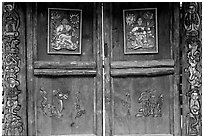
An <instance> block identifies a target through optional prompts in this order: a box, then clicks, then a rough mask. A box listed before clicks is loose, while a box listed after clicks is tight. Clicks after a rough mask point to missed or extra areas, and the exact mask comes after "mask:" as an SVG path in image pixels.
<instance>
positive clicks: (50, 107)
mask: <svg viewBox="0 0 204 138" xmlns="http://www.w3.org/2000/svg"><path fill="white" fill-rule="evenodd" d="M40 93H41V97H42V98H43V100H42V102H41V109H42V111H43V113H44V114H45V115H47V116H49V117H53V116H55V117H57V118H60V117H61V116H62V111H63V108H64V104H63V100H67V99H68V98H69V93H70V91H68V92H67V93H66V94H64V93H62V92H61V91H60V90H53V91H52V94H53V96H54V97H56V98H57V100H58V102H59V107H57V106H56V105H54V104H53V103H48V99H47V92H46V91H45V90H43V89H42V88H41V89H40Z"/></svg>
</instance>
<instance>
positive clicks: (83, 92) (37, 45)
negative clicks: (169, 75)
mask: <svg viewBox="0 0 204 138" xmlns="http://www.w3.org/2000/svg"><path fill="white" fill-rule="evenodd" d="M32 7H35V8H34V10H33V11H30V12H29V14H28V16H31V15H32V17H30V18H28V19H30V20H29V22H28V23H30V25H31V26H30V27H29V26H27V27H28V29H29V30H30V31H31V33H33V35H31V34H29V37H28V38H29V39H28V40H30V43H29V44H30V45H28V49H27V51H29V52H28V53H29V54H28V57H27V58H28V63H29V64H28V66H29V69H28V70H29V77H31V78H29V79H30V80H31V81H29V82H28V83H29V86H31V87H30V88H29V90H30V91H29V96H31V97H30V101H29V103H30V104H31V106H30V107H29V108H28V112H29V115H30V117H29V118H30V119H32V121H30V122H29V124H30V126H29V127H30V128H29V129H30V133H29V134H30V135H102V113H103V112H102V96H103V95H102V87H103V86H102V58H101V55H102V51H101V39H100V37H101V15H102V14H101V5H100V4H97V3H83V4H79V3H37V5H33V6H32ZM87 7H89V8H87ZM48 8H65V9H82V40H81V44H82V45H81V47H82V53H81V55H73V54H70V55H65V54H63V55H60V54H55V55H54V54H53V55H52V54H48V53H47V40H48V38H47V33H48V32H47V31H48V29H47V27H48V26H47V25H48V20H47V19H48V16H47V15H48V10H47V9H48ZM28 11H29V9H28ZM32 13H35V14H32ZM73 14H74V13H73ZM58 90H60V91H61V92H62V93H63V94H64V93H67V92H68V93H70V95H68V98H67V97H66V96H65V97H64V98H63V97H61V98H62V100H61V99H60V98H59V97H57V96H56V93H55V92H56V91H58ZM52 93H53V94H52ZM58 96H60V94H59V95H58ZM42 105H43V107H41V106H42ZM62 105H63V107H62ZM30 113H32V114H30Z"/></svg>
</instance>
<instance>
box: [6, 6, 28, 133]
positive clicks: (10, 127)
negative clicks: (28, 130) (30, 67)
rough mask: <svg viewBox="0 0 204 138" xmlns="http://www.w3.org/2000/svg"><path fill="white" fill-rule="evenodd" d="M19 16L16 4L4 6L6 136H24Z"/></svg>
mask: <svg viewBox="0 0 204 138" xmlns="http://www.w3.org/2000/svg"><path fill="white" fill-rule="evenodd" d="M19 21H20V19H19V15H18V13H17V11H16V10H15V8H14V3H12V4H11V3H4V4H3V20H2V42H3V43H2V47H3V48H2V50H3V51H2V52H3V54H2V57H3V62H2V69H3V74H2V78H3V79H2V81H3V104H4V107H3V127H2V129H3V132H2V135H6V136H17V135H18V136H19V135H23V131H24V128H23V121H22V117H21V116H20V115H19V113H18V112H19V111H20V109H21V104H20V101H19V94H21V90H20V89H19V85H20V81H19V78H18V74H19V71H20V58H19V55H20V53H19V48H18V46H19V43H20V40H19V35H20V33H19V32H18V29H19Z"/></svg>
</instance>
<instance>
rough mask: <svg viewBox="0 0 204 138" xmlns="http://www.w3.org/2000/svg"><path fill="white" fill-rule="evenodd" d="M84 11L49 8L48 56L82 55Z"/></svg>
mask: <svg viewBox="0 0 204 138" xmlns="http://www.w3.org/2000/svg"><path fill="white" fill-rule="evenodd" d="M81 30H82V10H79V9H61V8H48V54H81Z"/></svg>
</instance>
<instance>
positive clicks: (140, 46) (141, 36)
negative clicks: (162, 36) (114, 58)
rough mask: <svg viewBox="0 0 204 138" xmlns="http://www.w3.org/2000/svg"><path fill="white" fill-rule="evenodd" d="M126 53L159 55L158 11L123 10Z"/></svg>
mask: <svg viewBox="0 0 204 138" xmlns="http://www.w3.org/2000/svg"><path fill="white" fill-rule="evenodd" d="M123 27H124V53H125V54H140V53H158V42H157V39H158V36H157V9H156V8H145V9H128V10H123Z"/></svg>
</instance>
